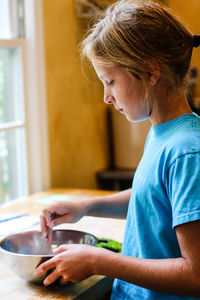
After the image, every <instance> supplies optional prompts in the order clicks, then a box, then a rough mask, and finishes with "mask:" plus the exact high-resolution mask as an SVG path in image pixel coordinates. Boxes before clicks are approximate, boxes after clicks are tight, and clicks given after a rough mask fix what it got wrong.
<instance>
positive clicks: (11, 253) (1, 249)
mask: <svg viewBox="0 0 200 300" xmlns="http://www.w3.org/2000/svg"><path fill="white" fill-rule="evenodd" d="M54 231H68V232H78V233H83V234H88V235H90V236H92V237H93V238H94V240H95V241H96V243H97V242H98V239H97V238H96V236H94V235H93V234H92V233H89V232H85V231H80V230H74V229H55V230H54ZM25 233H41V231H40V230H30V231H28V230H27V231H23V232H18V233H14V234H11V235H8V236H5V237H4V238H3V239H1V240H0V251H1V252H3V253H6V254H10V255H14V256H23V257H49V258H51V257H53V256H54V255H49V254H44V255H43V254H42V255H39V254H22V253H16V252H12V251H8V250H6V249H4V248H2V246H1V244H2V243H3V242H4V241H6V239H8V238H11V237H13V236H17V235H22V234H25Z"/></svg>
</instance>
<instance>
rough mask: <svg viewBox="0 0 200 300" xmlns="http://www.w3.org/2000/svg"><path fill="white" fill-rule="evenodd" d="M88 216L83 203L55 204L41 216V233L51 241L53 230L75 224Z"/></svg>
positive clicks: (47, 208)
mask: <svg viewBox="0 0 200 300" xmlns="http://www.w3.org/2000/svg"><path fill="white" fill-rule="evenodd" d="M85 214H86V209H85V206H84V204H83V201H80V202H64V203H63V202H55V203H54V204H52V205H49V206H47V207H45V208H44V209H43V211H42V214H41V216H40V227H41V232H42V233H43V234H44V235H45V236H46V238H47V242H50V241H51V235H52V228H53V227H54V226H56V225H59V224H62V223H75V222H77V221H78V220H79V219H81V218H82V217H83V216H84V215H85Z"/></svg>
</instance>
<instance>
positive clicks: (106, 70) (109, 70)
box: [92, 60, 122, 75]
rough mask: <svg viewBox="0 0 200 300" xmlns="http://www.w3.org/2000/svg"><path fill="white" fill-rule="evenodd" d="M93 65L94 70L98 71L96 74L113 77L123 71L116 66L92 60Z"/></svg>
mask: <svg viewBox="0 0 200 300" xmlns="http://www.w3.org/2000/svg"><path fill="white" fill-rule="evenodd" d="M92 65H93V67H94V69H95V70H96V72H98V73H102V74H106V75H111V74H113V73H116V72H120V71H122V70H121V69H120V68H118V67H117V66H115V65H114V64H107V63H104V62H100V61H95V60H92Z"/></svg>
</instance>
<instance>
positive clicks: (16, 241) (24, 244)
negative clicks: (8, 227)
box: [0, 230, 97, 283]
mask: <svg viewBox="0 0 200 300" xmlns="http://www.w3.org/2000/svg"><path fill="white" fill-rule="evenodd" d="M96 243H97V238H96V237H95V236H94V235H92V234H90V233H86V232H82V231H77V230H54V231H53V235H52V241H51V243H49V244H47V242H46V240H45V238H44V237H43V236H42V234H41V232H40V231H27V232H22V233H18V234H13V235H10V236H8V237H6V238H4V239H3V240H2V241H1V242H0V250H1V251H2V252H3V254H4V256H5V259H6V261H7V263H8V265H9V266H10V268H11V270H12V271H13V272H15V273H16V274H17V275H19V276H20V277H22V278H24V279H25V280H27V281H30V282H37V283H39V282H42V281H43V280H44V278H45V276H46V274H43V275H42V276H35V275H34V274H33V272H34V270H35V268H36V267H37V266H38V265H39V264H41V263H42V262H44V261H46V260H48V259H49V258H51V257H53V256H54V253H53V251H52V250H53V249H54V248H57V247H58V246H60V245H63V244H88V245H95V244H96Z"/></svg>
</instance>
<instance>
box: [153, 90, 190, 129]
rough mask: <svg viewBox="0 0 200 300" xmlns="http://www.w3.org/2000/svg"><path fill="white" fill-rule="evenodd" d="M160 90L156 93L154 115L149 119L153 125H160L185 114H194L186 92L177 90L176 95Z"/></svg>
mask: <svg viewBox="0 0 200 300" xmlns="http://www.w3.org/2000/svg"><path fill="white" fill-rule="evenodd" d="M164 90H166V89H162V90H161V89H158V90H157V91H155V98H154V100H153V106H152V113H151V115H150V117H149V119H150V122H151V123H152V125H158V124H161V123H164V122H167V121H169V120H172V119H175V118H177V117H179V116H181V115H184V114H190V113H192V110H191V108H190V106H189V103H188V100H187V97H186V94H185V91H184V90H177V91H176V92H174V93H170V95H169V93H167V91H166V92H164V93H163V91H164Z"/></svg>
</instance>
